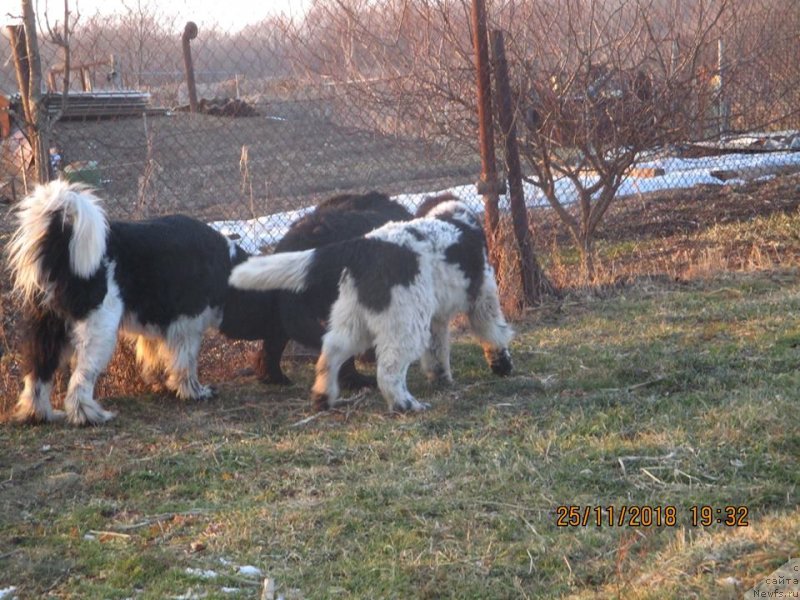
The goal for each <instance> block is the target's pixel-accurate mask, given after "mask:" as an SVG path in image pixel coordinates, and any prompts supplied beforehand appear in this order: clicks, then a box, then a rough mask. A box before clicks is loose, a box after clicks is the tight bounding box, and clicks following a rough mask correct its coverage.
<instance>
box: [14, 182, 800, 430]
mask: <svg viewBox="0 0 800 600" xmlns="http://www.w3.org/2000/svg"><path fill="white" fill-rule="evenodd" d="M798 210H800V175H795V176H786V177H781V178H776V179H773V180H770V181H766V182H753V183H748V184H745V185H738V186H719V187H717V186H704V187H700V188H695V189H691V190H674V191H669V192H660V193H655V194H651V195H647V196H641V197H631V198H628V199H625V200H620V201H618V202H616V203H615V204H614V205H612V208H611V209H610V211H609V213H608V215H607V216H606V219H605V222H604V225H603V227H602V230H601V232H600V234H599V236H598V247H601V246H603V245H606V246H614V247H623V248H626V249H627V251H624V252H620V253H619V256H618V257H614V258H613V259H609V258H607V259H605V260H604V261H601V264H600V267H599V268H600V270H606V271H608V272H610V273H611V277H608V278H606V279H607V280H610V282H612V283H616V284H619V285H629V284H631V283H632V282H635V281H637V280H639V279H641V278H642V277H669V278H671V279H681V278H682V277H686V276H689V275H691V272H692V271H693V270H696V269H697V268H698V264H701V263H703V261H705V260H709V253H710V252H712V250H713V253H714V257H713V258H714V261H715V265H716V266H719V267H724V268H730V269H734V270H735V269H741V268H747V267H748V266H752V263H753V261H754V260H758V261H759V262H760V264H761V265H763V264H775V265H778V264H781V263H794V264H797V263H798V262H799V261H800V256H797V255H796V253H797V252H798V250H797V248H800V245H795V246H794V247H792V248H785V247H783V246H782V245H781V243H780V242H776V241H775V240H771V239H769V238H768V237H758V238H753V239H750V238H744V237H743V238H741V239H738V238H737V239H734V240H727V241H726V242H725V246H724V248H720V247H716V246H715V245H714V243H713V241H709V235H710V234H709V232H713V229H714V228H715V227H720V226H725V225H726V224H732V223H737V222H747V221H750V220H752V219H754V218H755V217H757V216H778V215H781V214H796V213H797V211H798ZM531 221H532V227H533V230H534V234H535V240H536V244H537V250H538V253H539V256H540V257H543V258H544V259H545V260H543V262H545V264H547V263H548V262H550V263H552V262H553V261H552V258H548V257H552V255H553V253H554V249H555V248H568V247H569V243H570V240H569V235H568V233H567V231H566V230H565V228H564V227H563V226H562V225H561V223H560V222H559V221H558V219H557V217H556V215H555V214H553V212H552V211H550V210H549V209H538V210H535V211H533V212H532V213H531ZM703 233H705V234H706V235H705V237H704V236H703V235H701V234H703ZM795 235H797V234H795ZM0 241H2V238H0ZM793 253H794V254H793ZM720 263H721V264H720ZM552 268H553V269H555V267H552ZM561 270H562V271H564V272H566V276H564V274H563V273H562V276H561V277H560V279H559V281H558V283H559V284H560V285H561V286H562V291H564V292H566V293H569V292H570V285H571V284H570V279H569V277H570V273H574V271H575V269H570V268H568V267H564V266H563V265H562V266H561ZM574 284H575V281H574V280H573V281H572V285H574ZM0 292H2V304H0V311H1V312H0V318H1V319H2V321H0V322H1V323H2V327H0V390H2V395H1V398H2V403H1V404H0V414H3V413H6V412H8V410H9V409H10V408H11V407H12V406H13V403H14V400H15V397H16V395H17V393H18V389H19V388H18V386H19V381H20V378H21V374H20V372H19V364H18V360H17V359H18V350H19V348H20V343H21V339H20V326H21V323H20V317H19V310H18V306H17V305H16V303H15V301H14V299H13V298H12V297H11V296H10V295H9V294H8V280H7V277H6V276H5V275H4V276H3V278H2V279H1V280H0ZM553 302H554V303H557V301H555V300H554V301H553ZM257 347H258V346H257V344H256V343H254V342H241V341H238V342H231V341H229V340H226V339H224V338H223V337H222V336H220V335H218V334H214V335H210V336H207V339H206V340H205V342H204V348H203V350H202V353H201V365H200V374H201V379H202V380H203V381H208V382H223V381H229V380H231V379H233V378H235V377H238V376H240V375H242V374H243V373H247V368H248V367H249V366H250V364H251V360H252V354H253V352H254V351H255V350H256V349H257ZM295 360H299V361H306V362H307V361H310V360H311V357H310V356H308V355H307V354H304V353H303V352H302V350H301V349H300V350H299V352H298V356H297V357H296V358H295ZM145 389H146V388H145V387H144V384H143V383H142V382H141V381H140V379H139V377H138V375H137V373H136V370H135V368H134V365H133V353H132V350H131V349H130V348H129V347H128V346H126V345H125V344H120V347H119V348H118V351H117V354H116V356H115V358H114V359H113V361H112V364H111V366H110V368H109V371H108V373H107V374H106V375H105V376H104V377H102V378H101V382H100V384H99V389H98V394H99V395H100V396H106V395H121V394H135V393H139V392H142V391H145Z"/></svg>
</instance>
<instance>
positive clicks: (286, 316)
mask: <svg viewBox="0 0 800 600" xmlns="http://www.w3.org/2000/svg"><path fill="white" fill-rule="evenodd" d="M281 302H282V306H281V311H282V312H281V316H282V318H283V320H284V322H285V323H286V324H287V326H288V327H289V329H290V331H289V335H290V336H291V337H292V339H294V340H297V341H298V342H300V343H301V344H303V345H304V346H308V347H309V348H314V349H316V350H319V349H320V347H321V344H322V338H323V337H324V336H325V332H326V329H325V324H324V322H323V321H322V319H319V318H317V316H316V315H318V314H319V313H318V312H317V310H315V307H314V305H313V302H311V303H309V301H308V299H307V298H306V297H305V295H303V294H291V295H287V296H286V297H284V298H282V299H281ZM284 345H285V342H284ZM282 353H283V348H281V349H280V354H282ZM280 354H278V357H277V359H276V360H280ZM279 370H280V366H279ZM339 385H340V386H341V387H343V388H345V389H348V390H360V389H361V388H365V387H375V378H374V377H370V376H369V375H362V374H361V373H359V372H358V370H357V369H356V359H355V357H351V358H349V359H347V360H346V361H345V362H344V363H343V364H342V366H341V369H339Z"/></svg>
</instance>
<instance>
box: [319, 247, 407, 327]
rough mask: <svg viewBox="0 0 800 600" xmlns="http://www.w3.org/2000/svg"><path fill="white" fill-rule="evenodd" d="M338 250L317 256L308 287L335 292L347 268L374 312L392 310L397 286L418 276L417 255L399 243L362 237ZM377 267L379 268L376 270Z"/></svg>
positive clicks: (360, 297) (359, 296) (363, 301)
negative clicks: (393, 294)
mask: <svg viewBox="0 0 800 600" xmlns="http://www.w3.org/2000/svg"><path fill="white" fill-rule="evenodd" d="M336 247H337V251H336V252H330V253H327V252H315V253H314V259H313V261H312V263H311V265H310V267H309V272H308V275H307V277H306V281H307V282H308V285H309V287H310V288H320V289H333V290H336V286H337V285H338V283H339V280H340V279H341V275H342V271H343V270H344V269H347V273H348V274H349V275H350V276H351V277H352V278H353V281H354V283H355V286H356V292H357V294H358V301H359V302H360V303H361V304H363V305H364V306H366V307H367V308H369V309H370V310H373V311H375V312H381V311H384V310H386V309H387V308H388V307H389V304H390V302H391V300H392V288H393V287H394V286H396V285H402V286H408V285H410V284H411V282H412V281H414V278H415V277H416V276H417V274H419V257H418V256H417V253H416V252H414V251H413V250H410V249H409V248H405V247H403V246H398V245H397V244H392V243H390V242H384V241H383V240H374V239H370V238H360V239H357V240H349V241H345V242H340V243H338V244H336ZM376 265H380V267H379V268H377V269H376V268H375V267H376ZM334 300H335V297H334ZM331 304H333V302H331Z"/></svg>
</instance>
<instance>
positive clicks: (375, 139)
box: [0, 0, 800, 249]
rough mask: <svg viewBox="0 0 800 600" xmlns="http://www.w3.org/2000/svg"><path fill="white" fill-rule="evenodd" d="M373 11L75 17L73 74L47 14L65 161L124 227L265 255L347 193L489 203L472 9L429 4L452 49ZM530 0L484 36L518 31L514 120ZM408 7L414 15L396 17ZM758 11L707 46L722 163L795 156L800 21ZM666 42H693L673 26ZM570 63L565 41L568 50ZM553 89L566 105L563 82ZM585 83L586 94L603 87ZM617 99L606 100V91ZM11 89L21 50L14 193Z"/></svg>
mask: <svg viewBox="0 0 800 600" xmlns="http://www.w3.org/2000/svg"><path fill="white" fill-rule="evenodd" d="M572 1H573V0H570V2H568V3H566V4H570V3H571V2H572ZM368 4H369V7H368V8H369V10H366V8H365V7H361V5H360V4H359V3H358V2H356V1H355V0H348V1H346V2H345V1H342V2H325V1H317V2H313V3H310V4H309V5H308V10H307V12H305V13H303V14H300V15H295V16H294V17H291V18H290V17H288V16H286V15H271V16H266V17H264V18H263V19H261V20H258V21H257V22H253V23H252V24H248V25H244V26H242V25H237V26H236V27H234V26H232V25H228V26H226V25H224V24H220V23H217V22H214V20H213V18H212V17H210V16H208V15H204V14H202V12H201V11H198V13H199V14H191V13H186V12H180V11H177V10H173V9H172V8H168V7H167V6H166V5H163V4H158V3H148V2H143V1H139V2H128V3H120V5H119V6H114V7H110V5H109V6H107V9H104V11H103V12H97V13H95V14H89V13H88V12H87V13H85V14H81V15H78V14H77V12H76V13H73V15H72V24H71V28H70V31H69V42H68V47H69V62H70V68H69V69H64V59H65V54H64V48H65V44H64V43H61V42H63V41H64V37H65V36H64V35H63V34H64V31H63V29H62V30H59V29H58V27H57V26H56V24H55V21H53V22H54V24H53V27H49V22H48V23H45V22H41V23H40V28H41V33H40V52H41V58H42V66H43V80H44V84H45V85H46V86H47V91H48V93H49V97H48V105H49V111H50V114H51V115H52V118H53V123H52V141H51V160H52V162H53V165H54V166H55V167H56V168H57V170H58V171H60V172H61V173H62V174H64V176H67V177H70V178H74V179H79V180H83V181H86V182H88V183H90V184H92V185H95V186H97V187H98V188H99V189H100V191H101V193H102V195H103V196H104V197H105V198H106V200H107V206H108V209H109V212H110V214H111V216H112V217H115V218H123V219H134V218H142V217H146V216H151V215H157V214H165V213H174V212H185V213H189V214H192V215H193V216H196V217H198V218H202V219H205V220H208V221H222V220H229V221H235V222H236V223H238V224H237V225H230V226H229V229H228V231H229V232H230V233H232V234H233V235H249V236H252V235H255V238H256V239H257V240H258V243H257V245H258V246H259V247H266V246H269V245H271V244H272V243H274V242H275V240H276V238H277V237H279V236H280V235H281V234H282V232H283V231H285V228H286V227H287V226H288V225H289V224H290V223H291V222H292V221H293V220H294V218H296V216H297V214H298V213H297V212H296V211H297V210H298V209H302V207H305V206H309V205H312V204H314V203H315V202H316V201H318V200H319V199H321V198H324V197H327V196H330V195H333V194H336V193H339V192H342V191H366V190H369V189H379V190H381V191H385V192H388V193H390V194H424V193H429V192H430V193H433V192H437V191H441V190H443V189H447V188H451V187H453V186H461V187H459V188H458V189H459V193H460V194H461V195H468V196H469V197H470V198H468V199H472V200H475V201H479V198H478V195H477V192H475V188H474V185H473V184H474V182H475V181H476V180H477V179H478V175H479V171H480V161H479V157H478V156H477V139H476V131H477V125H476V122H475V120H474V119H475V118H474V116H472V115H473V114H474V103H475V98H474V96H475V92H474V85H475V78H474V74H473V73H472V72H471V67H472V65H471V60H472V58H471V47H470V44H469V35H468V33H469V32H468V26H467V24H466V20H465V18H464V15H465V11H464V9H465V7H468V3H466V2H465V3H459V2H455V3H434V4H436V5H437V6H439V8H440V10H444V11H447V10H451V11H452V13H451V14H450V17H451V18H449V20H447V19H445V20H443V21H442V23H445V24H446V29H441V30H438V31H439V33H440V34H441V38H440V39H438V40H436V39H434V40H433V42H434V43H433V44H429V45H427V46H424V47H423V46H420V45H419V43H418V41H419V39H418V38H419V37H420V34H421V32H422V33H424V32H426V31H427V32H430V31H432V29H431V26H432V25H433V24H435V23H436V22H438V21H437V20H436V18H434V16H431V15H432V14H431V13H430V12H429V9H430V3H422V2H410V3H409V2H405V3H394V2H385V3H368ZM527 4H531V3H527ZM653 4H654V5H655V4H659V5H661V4H663V5H665V6H666V4H668V3H665V2H661V3H656V2H653ZM728 4H730V6H731V7H734V8H735V6H736V5H737V3H736V2H729V3H728ZM739 4H741V5H746V6H753V5H754V4H755V3H739ZM525 5H526V3H525V2H517V3H514V2H502V3H501V2H494V3H489V11H488V12H489V21H490V23H489V25H490V28H492V27H502V28H505V29H507V30H509V31H510V32H511V34H512V43H511V44H510V45H511V47H512V48H515V49H516V51H517V54H513V53H512V54H511V55H510V62H511V64H510V67H511V71H512V73H511V74H512V78H514V79H515V80H516V81H517V82H518V84H519V85H518V87H517V88H516V90H517V92H518V93H519V96H518V97H516V98H515V99H514V100H515V106H516V108H517V110H518V115H519V118H520V119H524V116H525V111H526V110H527V109H528V108H529V107H528V106H526V105H525V102H524V101H523V98H524V97H526V96H525V93H524V92H523V91H522V90H523V88H524V85H523V83H522V80H523V79H524V75H525V74H526V73H529V72H528V71H525V68H526V65H527V64H529V63H527V62H526V57H525V56H524V54H525V52H526V48H527V46H526V45H525V44H526V42H525V40H526V39H528V38H527V37H526V35H524V34H523V33H524V32H522V30H520V29H519V28H520V27H521V25H520V24H519V19H515V18H514V15H513V14H512V13H513V10H517V11H521V10H522V8H523V7H524V6H525ZM365 6H366V5H365ZM404 6H405V7H411V8H410V9H409V10H405V12H404V9H403V7H404ZM760 6H761V7H762V10H761V12H760V13H752V14H757V15H760V16H758V20H757V21H756V22H740V21H737V20H736V19H735V15H736V13H735V11H733V12H731V13H730V15H732V16H730V17H728V21H726V27H725V29H724V30H723V29H720V31H721V32H723V33H724V36H723V35H722V34H720V36H717V37H715V36H714V35H709V36H708V39H707V40H705V41H704V42H703V44H702V45H701V46H698V47H697V48H696V49H695V50H696V56H695V59H694V62H693V63H692V72H693V75H692V82H693V86H694V87H693V88H692V90H693V92H692V93H693V94H694V96H693V99H692V103H691V108H690V109H689V113H690V115H689V118H690V120H691V127H690V128H689V130H688V131H687V133H686V137H685V138H684V141H686V142H687V143H688V142H705V141H709V140H710V141H713V142H714V145H713V147H711V146H709V147H707V151H708V153H711V154H715V153H718V152H728V151H733V150H736V151H737V152H756V151H759V152H761V151H767V150H771V151H775V152H776V154H775V155H774V156H775V160H776V162H777V163H781V161H782V160H783V161H784V162H785V158H784V155H783V154H781V152H780V151H787V152H791V151H793V150H795V149H796V147H798V146H800V137H798V136H797V134H796V130H797V129H798V127H800V123H799V122H798V121H800V114H798V112H799V111H800V97H799V96H800V67H798V62H799V61H798V60H797V59H798V57H800V37H798V35H797V32H798V31H799V30H800V29H798V27H800V9H798V7H797V6H794V5H793V4H792V3H791V2H790V3H788V4H787V3H786V2H780V1H778V0H776V1H774V2H770V1H767V0H763V1H762V2H761V3H760ZM359 7H360V8H359ZM425 7H428V8H425ZM448 7H450V8H448ZM515 7H516V8H515ZM111 8H113V10H111ZM361 8H364V10H361ZM512 9H513V10H512ZM779 9H780V10H779ZM725 14H726V15H727V14H729V13H725ZM439 16H441V13H440V14H439ZM673 16H674V17H675V19H677V18H678V15H673ZM50 18H51V20H52V18H53V15H52V14H51V15H50ZM190 18H191V19H192V20H193V21H194V22H196V23H197V24H198V26H197V35H196V37H195V38H193V39H191V40H190V43H189V45H190V49H191V57H192V61H193V67H194V68H193V73H194V80H195V85H196V95H197V106H196V107H195V110H194V111H192V110H191V109H190V97H189V96H190V94H189V88H188V86H187V72H186V68H185V59H184V54H183V51H182V39H181V38H182V34H183V32H184V27H185V25H186V22H187V21H188V20H189V19H190ZM254 20H255V17H254ZM667 25H670V26H672V25H674V23H671V24H670V23H665V24H664V27H665V29H669V27H667ZM528 26H530V24H528ZM61 27H62V28H63V19H62V21H61ZM442 27H444V26H442ZM670 31H672V30H671V29H670ZM540 33H541V32H540ZM515 34H516V37H514V35H515ZM553 39H555V38H553ZM664 39H665V40H667V39H672V41H673V43H676V44H677V43H678V42H679V41H681V40H680V36H679V35H677V34H675V35H674V36H673V37H672V38H669V36H664ZM719 39H724V40H725V44H724V46H722V47H720V46H718V40H719ZM565 43H566V42H565ZM682 43H685V40H684V41H682ZM437 44H438V45H437ZM434 46H436V48H437V50H436V54H435V56H433V54H432V53H431V48H433V47H434ZM423 49H424V50H425V52H423V51H422V50H423ZM557 50H558V49H557ZM426 52H427V54H426ZM570 52H571V49H569V48H567V47H564V48H561V49H560V50H558V51H557V52H556V54H557V55H562V56H564V57H567V56H569V54H570ZM665 52H667V53H668V52H669V51H668V50H665ZM559 53H561V54H559ZM379 55H380V56H382V57H383V61H384V62H381V61H379V60H378V59H377V57H378V56H379ZM664 62H665V63H668V62H669V60H668V59H665V61H664ZM391 64H394V65H399V66H401V67H402V69H404V71H403V72H402V73H401V72H400V69H399V68H398V69H395V70H392V69H390V68H389V67H388V66H387V65H391ZM565 64H566V62H565ZM65 73H68V74H69V94H68V95H67V101H66V103H64V102H63V97H62V92H63V90H64V84H65ZM542 77H543V76H541V77H540V79H541V78H542ZM655 80H656V81H657V77H656V79H655ZM541 83H542V82H541V81H540V84H541ZM544 85H546V86H550V88H551V91H553V92H554V93H557V94H558V93H561V91H560V90H559V89H557V87H556V86H554V85H553V84H552V82H544ZM582 85H583V86H584V87H585V88H586V89H589V88H590V87H591V85H592V82H591V81H587V82H584V83H583V84H582ZM563 89H564V88H563V86H562V88H561V90H563ZM608 89H609V90H611V91H610V92H609V93H611V94H612V95H613V93H614V92H615V89H614V88H613V86H612V85H610V84H609V86H608ZM18 91H19V90H18V86H17V78H16V77H15V73H14V61H13V60H12V57H11V44H10V43H0V95H2V96H3V98H4V99H3V100H2V102H0V124H2V123H5V126H4V128H3V129H4V131H3V140H2V163H0V168H1V169H2V170H1V171H0V185H2V186H3V187H2V188H0V193H2V194H3V196H5V197H6V198H7V199H10V200H13V199H14V198H16V197H18V196H19V195H21V194H22V193H24V191H25V189H26V187H27V185H28V179H29V175H28V174H26V168H27V167H28V166H29V162H30V151H29V149H27V148H26V146H25V139H24V137H25V136H24V126H23V124H22V123H21V121H20V119H19V118H18V115H19V113H20V110H19V108H18V107H16V108H15V102H18V100H16V94H17V93H18ZM573 92H574V90H573ZM564 93H566V92H564ZM4 106H5V107H6V108H4ZM683 108H684V109H685V107H683ZM676 110H677V108H676ZM741 133H751V134H752V135H751V137H749V138H747V139H746V140H745V141H742V140H741V139H738V140H737V141H736V142H735V144H734V142H731V144H733V145H732V146H731V147H725V145H724V144H720V143H719V142H720V140H721V139H722V140H724V139H725V136H728V135H732V134H741ZM500 146H501V145H500ZM647 150H648V151H652V150H653V149H652V148H648V149H647ZM659 150H661V151H664V150H665V149H664V148H663V147H662V148H659ZM564 152H567V151H564ZM699 153H700V154H702V152H699ZM562 154H563V153H562ZM499 162H501V161H500V160H499ZM766 162H767V163H769V162H770V158H767V160H766ZM691 184H692V181H689V180H687V181H686V185H687V186H688V185H691ZM634 187H635V189H641V187H642V186H639V187H636V186H634ZM526 190H527V192H526V193H528V194H530V195H531V196H532V197H533V196H535V195H536V191H535V190H533V188H530V187H528V188H526ZM269 215H272V218H271V219H269V218H268V219H262V220H261V221H258V220H254V221H250V222H249V223H244V224H242V223H241V222H242V221H248V220H252V219H256V218H261V217H265V216H269ZM236 227H241V228H249V229H250V231H236V230H235V229H236ZM252 249H259V248H252Z"/></svg>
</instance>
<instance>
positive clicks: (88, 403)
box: [9, 181, 244, 424]
mask: <svg viewBox="0 0 800 600" xmlns="http://www.w3.org/2000/svg"><path fill="white" fill-rule="evenodd" d="M17 217H18V227H17V230H16V231H15V233H14V234H13V236H12V240H11V242H10V244H9V248H10V250H9V261H10V268H11V270H12V274H13V277H14V279H15V287H16V288H17V289H18V290H19V291H20V292H21V293H22V294H23V298H24V305H25V313H26V320H27V322H28V323H27V324H28V328H29V334H28V335H27V336H25V338H24V339H25V342H26V347H25V351H24V356H25V374H24V382H25V383H24V389H23V390H22V391H21V393H20V396H19V399H18V401H17V408H16V410H15V413H14V418H15V419H16V420H18V421H35V420H46V421H51V420H56V419H58V418H60V416H59V414H58V411H53V409H52V404H51V401H50V390H51V386H50V384H51V383H52V381H53V377H54V375H55V372H56V371H57V370H58V368H59V366H61V364H62V362H64V361H65V360H66V359H71V364H72V374H71V376H70V381H69V385H68V389H67V394H66V397H65V400H64V408H65V413H66V418H67V419H68V420H69V421H70V422H71V423H73V424H85V423H90V424H99V423H104V422H106V421H108V420H109V419H111V418H113V416H114V415H113V413H110V412H108V411H106V410H104V409H103V408H102V406H101V405H100V404H99V403H97V402H96V401H95V399H94V397H93V393H94V386H95V383H96V380H97V377H98V376H99V375H100V374H101V373H102V371H103V370H104V369H105V366H106V364H107V362H108V360H109V359H110V358H111V352H112V351H113V349H114V345H115V343H116V340H117V335H118V330H119V329H120V328H122V329H124V330H125V331H126V332H127V333H130V334H133V335H134V336H141V337H140V340H139V342H138V344H142V345H141V346H140V345H137V357H138V358H139V359H140V360H141V361H142V363H143V364H144V366H145V368H146V371H145V372H146V373H147V374H148V375H152V374H153V372H154V371H156V370H157V369H158V368H159V367H163V369H164V370H165V371H166V373H165V375H167V379H166V384H167V386H168V387H169V389H171V390H173V391H174V392H175V393H176V394H177V395H178V396H179V397H181V398H187V399H188V398H207V397H209V396H210V395H211V389H210V388H208V386H203V385H202V384H200V382H199V381H198V380H197V369H196V366H197V351H198V349H199V346H200V340H201V336H202V333H203V332H202V329H204V328H206V327H209V326H214V325H216V324H217V323H218V322H219V320H221V319H220V317H221V314H222V307H223V304H224V301H225V296H226V291H227V288H228V285H227V283H228V277H229V275H230V272H231V270H232V268H233V260H232V257H231V250H232V247H233V245H232V244H231V243H230V242H229V241H228V240H227V239H226V238H225V237H224V236H223V235H221V234H220V233H218V232H216V231H215V230H213V229H212V228H211V227H209V226H208V225H206V224H204V223H201V222H199V221H196V220H194V219H191V218H189V217H186V216H180V215H176V216H170V217H161V218H157V219H152V220H149V221H143V222H137V223H122V222H111V223H108V222H107V221H106V217H105V213H104V211H103V209H102V207H101V205H100V200H99V199H98V198H97V197H95V196H94V195H93V194H92V193H91V192H89V191H88V190H86V189H85V188H82V187H80V186H75V185H72V186H71V185H69V184H66V183H65V182H62V181H54V182H51V183H48V184H46V185H45V186H42V187H41V188H37V190H36V191H35V192H34V193H33V194H32V195H31V196H29V197H28V198H26V199H25V200H24V201H23V202H22V203H20V206H19V208H18V212H17ZM76 223H77V224H78V225H76ZM76 236H77V237H76ZM103 237H105V244H103V243H101V240H102V238H103ZM240 257H241V258H244V256H240ZM79 272H82V273H85V272H88V274H87V275H86V276H83V275H80V274H78V273H79ZM213 309H216V310H213ZM198 316H202V318H201V319H200V320H196V321H194V322H191V323H188V327H187V328H183V327H177V328H171V327H170V326H171V325H173V324H174V323H176V322H181V323H182V321H180V319H182V318H187V319H192V318H194V317H198ZM198 327H199V328H201V329H198ZM146 339H147V340H149V341H146ZM147 344H150V345H151V347H152V348H155V350H147V349H144V350H143V349H142V348H144V347H145V346H144V345H147Z"/></svg>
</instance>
